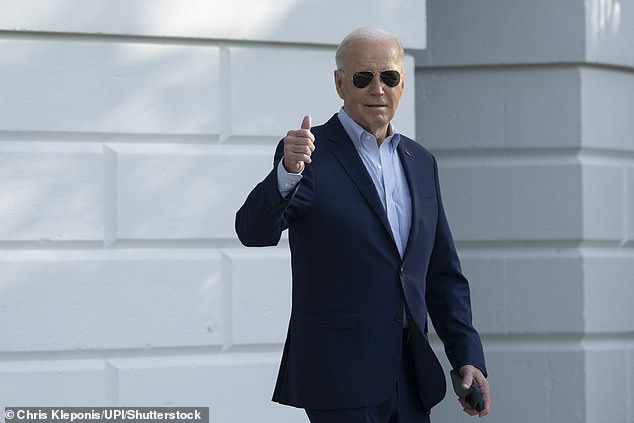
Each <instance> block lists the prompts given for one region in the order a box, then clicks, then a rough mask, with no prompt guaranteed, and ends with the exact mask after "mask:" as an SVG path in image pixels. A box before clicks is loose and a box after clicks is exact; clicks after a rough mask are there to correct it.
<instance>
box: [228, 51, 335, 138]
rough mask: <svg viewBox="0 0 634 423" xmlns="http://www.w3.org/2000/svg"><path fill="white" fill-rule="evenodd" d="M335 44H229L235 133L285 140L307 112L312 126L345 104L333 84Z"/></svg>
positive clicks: (233, 129) (232, 119)
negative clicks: (310, 46)
mask: <svg viewBox="0 0 634 423" xmlns="http://www.w3.org/2000/svg"><path fill="white" fill-rule="evenodd" d="M334 58H335V51H334V49H307V48H300V47H295V48H280V47H276V48H264V47H258V46H256V45H253V46H250V47H232V48H230V49H229V59H228V60H229V63H230V71H229V81H230V85H231V89H230V91H231V100H230V102H229V104H228V107H230V108H231V131H230V132H231V134H232V135H249V136H271V137H275V138H277V139H281V138H283V137H284V136H285V135H286V132H287V131H288V130H290V129H298V128H299V126H300V124H301V122H302V119H303V117H304V115H306V114H309V115H311V116H312V118H313V125H318V124H321V123H323V122H324V121H326V120H327V119H329V118H330V116H332V114H333V113H336V112H337V110H339V107H341V100H340V99H339V96H338V95H337V92H336V90H335V84H334V77H333V70H334V69H335V68H336V66H335V59H334Z"/></svg>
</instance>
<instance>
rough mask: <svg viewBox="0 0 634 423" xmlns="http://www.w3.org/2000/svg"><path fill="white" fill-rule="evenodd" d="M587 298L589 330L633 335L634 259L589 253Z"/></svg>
mask: <svg viewBox="0 0 634 423" xmlns="http://www.w3.org/2000/svg"><path fill="white" fill-rule="evenodd" d="M586 256H587V257H585V258H584V281H585V283H584V298H585V301H584V302H585V304H584V308H585V320H586V330H587V331H588V332H590V333H604V332H605V333H610V332H630V333H631V332H632V328H634V313H633V312H632V298H634V256H633V255H632V254H631V253H624V254H622V255H620V256H618V257H617V256H616V252H605V253H603V254H600V255H599V254H598V253H594V254H592V253H590V252H588V253H586Z"/></svg>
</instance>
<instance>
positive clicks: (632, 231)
mask: <svg viewBox="0 0 634 423" xmlns="http://www.w3.org/2000/svg"><path fill="white" fill-rule="evenodd" d="M623 201H624V203H625V212H624V227H625V228H626V230H625V233H624V238H625V241H626V242H627V243H629V245H632V244H634V165H632V166H629V167H627V168H626V169H625V190H624V199H623Z"/></svg>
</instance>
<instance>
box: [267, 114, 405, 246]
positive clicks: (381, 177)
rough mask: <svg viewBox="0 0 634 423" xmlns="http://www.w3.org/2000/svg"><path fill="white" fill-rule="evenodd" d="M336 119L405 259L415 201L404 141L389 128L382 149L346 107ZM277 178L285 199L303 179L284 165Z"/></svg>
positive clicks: (279, 166)
mask: <svg viewBox="0 0 634 423" xmlns="http://www.w3.org/2000/svg"><path fill="white" fill-rule="evenodd" d="M337 116H338V118H339V120H340V121H341V124H342V125H343V128H344V129H345V131H346V133H347V134H348V136H349V137H350V139H352V143H353V144H354V146H355V148H356V149H357V152H358V153H359V157H360V158H361V161H362V162H363V164H364V165H365V167H366V169H367V170H368V174H369V175H370V177H371V178H372V182H374V186H375V188H376V191H377V194H378V195H379V198H380V199H381V204H382V205H383V210H385V212H386V214H387V220H388V222H389V223H390V228H391V230H392V236H393V237H394V241H395V242H396V247H397V248H398V251H399V253H400V254H401V257H403V253H404V251H405V247H406V246H407V240H408V238H409V230H410V226H411V223H412V200H411V197H410V193H409V188H408V185H407V180H406V178H405V172H404V171H403V166H402V164H401V160H400V158H399V156H398V151H397V149H396V148H397V147H398V144H399V142H400V138H401V137H400V135H399V134H398V133H397V132H395V131H394V128H393V127H392V124H390V126H389V129H388V134H389V136H388V137H387V138H385V139H384V140H383V142H382V143H381V145H379V144H378V143H377V141H376V138H375V137H374V135H372V134H371V133H369V132H367V131H366V130H364V129H363V128H362V127H361V126H360V125H359V124H358V123H356V122H355V121H354V120H352V118H351V117H350V116H348V114H347V113H346V111H345V110H344V109H343V107H342V108H341V110H339V114H338V115H337ZM277 177H278V188H279V191H280V194H282V196H283V197H286V196H287V195H288V194H290V193H291V192H292V191H293V190H294V189H295V187H296V186H297V184H298V183H299V181H300V180H301V178H302V177H301V174H293V173H288V172H287V171H286V169H285V168H284V166H283V164H282V161H280V164H279V165H278V168H277Z"/></svg>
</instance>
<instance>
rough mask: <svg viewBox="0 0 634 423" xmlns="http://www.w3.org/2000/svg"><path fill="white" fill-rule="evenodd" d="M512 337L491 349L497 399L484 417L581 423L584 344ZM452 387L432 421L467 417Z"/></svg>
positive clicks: (520, 422)
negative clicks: (529, 340) (521, 341)
mask: <svg viewBox="0 0 634 423" xmlns="http://www.w3.org/2000/svg"><path fill="white" fill-rule="evenodd" d="M517 341H518V340H517V339H515V340H514V341H512V342H517ZM512 342H508V343H507V342H504V343H496V344H495V345H492V346H489V347H488V348H487V359H488V362H487V367H488V371H489V382H490V383H491V389H492V393H493V404H492V408H491V414H490V415H489V416H487V417H486V419H487V420H489V421H491V422H492V423H508V422H510V421H512V422H514V423H534V422H536V421H538V422H542V423H579V422H583V421H584V420H583V418H584V414H585V412H584V410H585V398H584V375H583V365H584V355H583V351H581V348H580V346H579V345H578V344H577V345H575V344H572V343H571V344H568V345H563V346H562V345H561V344H548V343H542V344H531V343H520V344H517V345H513V343H512ZM486 347H487V346H486V344H485V348H486ZM441 361H443V362H445V360H444V358H442V360H441ZM448 371H449V368H448V367H446V373H447V372H448ZM449 390H450V391H448V392H447V396H446V398H445V399H444V401H443V402H441V403H440V405H439V406H437V407H436V408H434V409H433V410H432V419H433V421H438V422H458V421H461V420H467V419H468V416H467V415H466V414H464V412H463V411H462V407H461V406H460V404H459V403H458V401H457V400H456V396H455V394H454V393H453V390H452V388H451V387H449Z"/></svg>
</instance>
